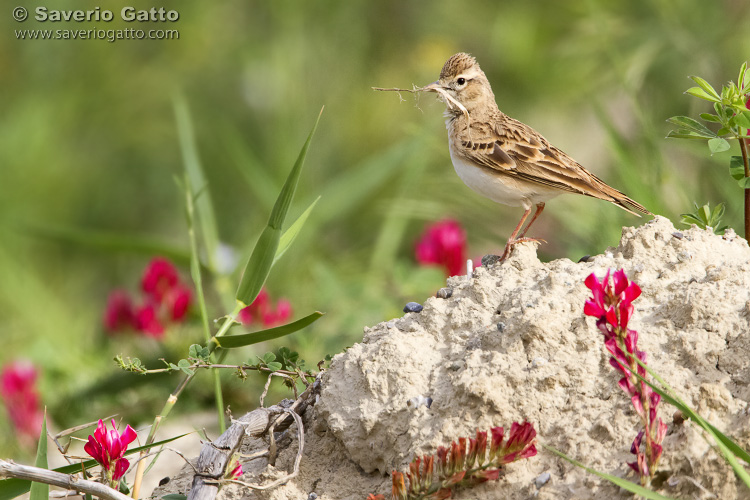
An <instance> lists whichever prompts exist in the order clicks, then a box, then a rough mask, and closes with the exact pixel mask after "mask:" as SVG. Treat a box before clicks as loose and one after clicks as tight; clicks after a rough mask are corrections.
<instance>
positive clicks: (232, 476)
mask: <svg viewBox="0 0 750 500" xmlns="http://www.w3.org/2000/svg"><path fill="white" fill-rule="evenodd" d="M241 475H242V464H241V463H239V462H237V465H236V466H235V467H234V469H232V472H230V473H229V475H228V476H227V479H229V480H230V481H236V480H238V479H239V478H240V476H241Z"/></svg>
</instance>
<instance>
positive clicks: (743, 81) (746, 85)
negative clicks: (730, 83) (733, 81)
mask: <svg viewBox="0 0 750 500" xmlns="http://www.w3.org/2000/svg"><path fill="white" fill-rule="evenodd" d="M745 73H747V61H745V62H743V63H742V66H740V74H739V76H738V77H737V85H740V86H742V89H741V90H740V93H741V94H747V89H750V79H747V78H745Z"/></svg>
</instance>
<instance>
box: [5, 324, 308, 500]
mask: <svg viewBox="0 0 750 500" xmlns="http://www.w3.org/2000/svg"><path fill="white" fill-rule="evenodd" d="M321 316H323V313H322V312H318V311H316V312H314V313H312V314H310V315H309V316H305V317H304V318H302V319H298V320H297V321H294V322H292V323H289V324H286V325H282V326H277V327H276V328H269V329H267V330H260V331H258V332H253V333H246V334H243V335H225V336H223V337H218V338H216V340H215V341H216V342H217V343H218V344H219V347H223V348H225V349H234V348H236V347H244V346H246V345H252V344H257V343H259V342H265V341H266V340H272V339H277V338H279V337H284V336H286V335H289V334H290V333H294V332H296V331H298V330H301V329H303V328H305V327H306V326H308V325H311V324H312V323H314V322H315V321H317V320H318V318H320V317H321ZM0 500H2V499H1V498H0Z"/></svg>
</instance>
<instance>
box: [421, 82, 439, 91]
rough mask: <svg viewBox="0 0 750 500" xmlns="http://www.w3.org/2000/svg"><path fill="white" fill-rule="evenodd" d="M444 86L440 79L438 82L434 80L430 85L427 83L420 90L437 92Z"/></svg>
mask: <svg viewBox="0 0 750 500" xmlns="http://www.w3.org/2000/svg"><path fill="white" fill-rule="evenodd" d="M442 88H443V86H442V85H440V81H437V82H432V83H431V84H429V85H425V86H424V87H422V88H421V89H420V90H423V91H425V92H437V91H438V89H442Z"/></svg>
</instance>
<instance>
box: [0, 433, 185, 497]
mask: <svg viewBox="0 0 750 500" xmlns="http://www.w3.org/2000/svg"><path fill="white" fill-rule="evenodd" d="M188 434H192V433H191V432H188V433H185V434H180V435H179V436H175V437H172V438H169V439H164V440H162V441H159V442H157V443H153V444H149V445H145V446H139V447H137V448H133V449H132V450H128V451H126V452H125V456H127V455H132V454H133V453H138V452H140V451H142V450H146V449H149V448H156V447H157V446H161V445H163V444H167V443H171V442H172V441H175V440H177V439H180V438H181V437H185V436H187V435H188ZM96 465H97V463H96V460H94V459H91V460H86V461H85V462H83V463H82V464H81V463H80V462H76V463H74V464H70V465H65V466H63V467H58V468H57V469H52V470H54V471H55V472H60V473H62V474H74V473H76V472H80V471H81V468H82V467H83V468H85V469H88V468H91V467H94V466H96ZM30 488H31V481H26V480H24V479H16V478H9V479H2V480H0V500H11V499H12V498H15V497H17V496H20V495H23V494H25V493H26V492H28V491H29V489H30Z"/></svg>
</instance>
